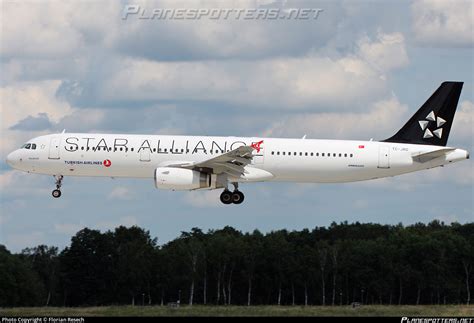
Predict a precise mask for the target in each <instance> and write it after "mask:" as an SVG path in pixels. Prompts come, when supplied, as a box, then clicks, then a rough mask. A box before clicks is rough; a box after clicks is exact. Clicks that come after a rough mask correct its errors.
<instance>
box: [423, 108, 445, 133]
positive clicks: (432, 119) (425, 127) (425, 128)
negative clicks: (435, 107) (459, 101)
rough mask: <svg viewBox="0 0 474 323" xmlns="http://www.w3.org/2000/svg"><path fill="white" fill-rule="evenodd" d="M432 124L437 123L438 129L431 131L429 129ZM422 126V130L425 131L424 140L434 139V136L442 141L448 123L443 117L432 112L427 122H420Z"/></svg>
mask: <svg viewBox="0 0 474 323" xmlns="http://www.w3.org/2000/svg"><path fill="white" fill-rule="evenodd" d="M430 122H436V129H435V130H433V131H431V130H430V129H429V127H428V126H429V124H430ZM418 123H419V124H420V127H421V130H423V131H424V134H423V139H427V138H432V137H433V136H436V137H438V138H439V139H441V137H442V136H443V125H444V124H445V123H446V120H444V119H443V118H441V117H437V116H436V115H435V113H434V112H433V111H431V112H430V113H429V114H428V115H427V116H426V118H425V120H420V121H418Z"/></svg>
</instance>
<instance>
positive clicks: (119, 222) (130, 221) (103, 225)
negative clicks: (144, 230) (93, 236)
mask: <svg viewBox="0 0 474 323" xmlns="http://www.w3.org/2000/svg"><path fill="white" fill-rule="evenodd" d="M134 225H138V221H137V218H136V217H134V216H130V215H129V216H122V217H120V218H119V219H116V220H115V219H114V220H111V221H100V222H98V223H96V224H95V226H94V227H96V228H97V229H99V230H104V231H105V230H113V229H115V228H116V227H118V226H125V227H132V226H134Z"/></svg>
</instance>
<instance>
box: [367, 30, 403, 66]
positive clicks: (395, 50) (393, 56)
mask: <svg viewBox="0 0 474 323" xmlns="http://www.w3.org/2000/svg"><path fill="white" fill-rule="evenodd" d="M359 53H360V55H361V56H362V57H363V58H364V59H366V60H367V61H369V62H370V63H372V64H373V65H374V66H375V67H376V68H377V69H379V70H381V71H385V72H387V71H389V70H392V69H396V68H400V67H404V66H406V65H407V64H408V61H409V60H408V55H407V52H406V48H405V38H404V37H403V34H401V33H393V34H384V33H382V32H380V31H379V33H378V34H377V41H371V40H370V39H369V38H368V37H364V38H362V39H361V40H359Z"/></svg>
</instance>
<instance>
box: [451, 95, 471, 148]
mask: <svg viewBox="0 0 474 323" xmlns="http://www.w3.org/2000/svg"><path fill="white" fill-rule="evenodd" d="M451 136H453V137H454V136H455V137H456V139H461V140H463V139H465V140H470V141H471V144H474V103H473V102H471V101H468V100H465V101H462V102H461V103H460V104H459V106H458V108H457V111H456V114H455V115H454V121H453V125H452V127H451V133H450V138H451Z"/></svg>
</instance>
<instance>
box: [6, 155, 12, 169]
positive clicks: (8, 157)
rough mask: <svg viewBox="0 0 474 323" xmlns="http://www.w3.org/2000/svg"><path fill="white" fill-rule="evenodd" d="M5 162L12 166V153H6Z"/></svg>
mask: <svg viewBox="0 0 474 323" xmlns="http://www.w3.org/2000/svg"><path fill="white" fill-rule="evenodd" d="M7 164H8V165H10V166H13V153H10V154H8V156H7Z"/></svg>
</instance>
